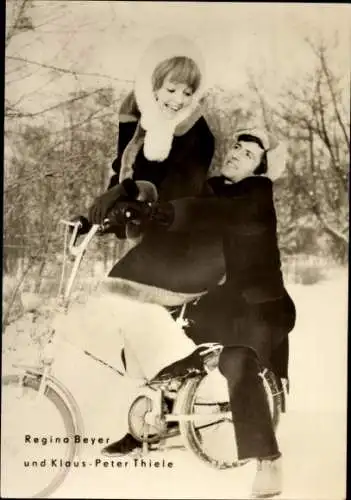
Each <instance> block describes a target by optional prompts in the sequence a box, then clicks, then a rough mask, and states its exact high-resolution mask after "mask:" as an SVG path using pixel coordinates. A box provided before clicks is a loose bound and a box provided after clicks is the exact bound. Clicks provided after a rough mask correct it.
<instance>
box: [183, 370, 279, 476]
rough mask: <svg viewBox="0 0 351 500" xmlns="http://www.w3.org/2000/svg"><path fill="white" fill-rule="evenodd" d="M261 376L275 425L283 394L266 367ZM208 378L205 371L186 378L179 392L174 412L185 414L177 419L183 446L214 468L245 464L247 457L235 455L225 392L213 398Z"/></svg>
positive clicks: (235, 448)
mask: <svg viewBox="0 0 351 500" xmlns="http://www.w3.org/2000/svg"><path fill="white" fill-rule="evenodd" d="M262 379H263V385H264V388H265V391H266V395H267V399H268V403H269V407H270V411H271V415H272V420H273V425H274V427H275V428H276V427H277V425H278V422H279V417H280V414H281V409H282V394H281V392H280V391H279V389H278V385H277V383H276V379H275V376H274V375H273V374H272V373H271V372H269V371H268V370H266V371H265V372H264V374H263V376H262ZM208 382H209V376H207V375H202V376H201V375H200V376H197V377H193V378H191V379H188V380H187V381H186V382H185V384H184V385H183V387H182V389H181V393H180V394H179V403H178V408H177V413H179V414H182V415H186V416H187V418H185V419H184V420H182V419H180V422H179V427H180V432H181V434H182V436H183V438H184V441H185V443H186V446H187V447H188V448H189V449H190V450H191V451H192V452H194V453H195V455H196V456H198V457H199V458H200V459H201V460H202V461H204V462H205V463H207V464H209V465H211V466H212V467H215V468H217V469H228V468H232V467H238V466H241V465H244V464H245V463H247V460H239V459H238V453H237V446H236V439H235V432H234V426H233V422H232V416H231V410H230V403H229V397H228V393H227V394H226V397H225V398H222V399H218V398H217V399H216V394H215V393H214V392H213V391H212V389H211V387H209V384H208ZM221 392H222V394H223V391H221ZM189 416H190V418H189Z"/></svg>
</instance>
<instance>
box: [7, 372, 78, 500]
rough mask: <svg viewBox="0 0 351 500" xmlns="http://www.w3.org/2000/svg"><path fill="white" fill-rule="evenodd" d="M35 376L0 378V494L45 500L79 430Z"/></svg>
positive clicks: (67, 464) (50, 387) (63, 472)
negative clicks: (0, 390)
mask: <svg viewBox="0 0 351 500" xmlns="http://www.w3.org/2000/svg"><path fill="white" fill-rule="evenodd" d="M40 381H41V375H40V374H27V373H25V374H23V375H22V374H21V375H5V376H4V377H3V378H2V432H1V434H2V436H1V437H2V439H1V457H2V460H1V483H2V486H1V495H2V496H3V497H13V498H14V497H18V498H20V497H22V498H23V497H24V498H45V497H47V496H49V495H51V494H52V493H53V492H54V491H55V490H56V489H57V488H58V487H59V486H60V485H61V484H62V482H63V481H64V479H65V478H66V476H67V474H68V472H69V471H70V468H71V467H72V466H73V459H74V457H75V455H76V452H77V449H78V445H77V444H76V443H75V439H74V436H75V435H76V434H80V432H81V429H80V428H79V424H78V421H77V418H75V415H74V411H72V410H71V408H70V407H69V404H67V402H66V401H65V399H64V398H63V397H62V395H61V394H60V393H59V390H58V389H57V388H55V387H54V384H52V383H51V381H50V379H48V380H47V381H46V385H45V388H44V391H43V394H40V393H39V392H38V391H39V388H40Z"/></svg>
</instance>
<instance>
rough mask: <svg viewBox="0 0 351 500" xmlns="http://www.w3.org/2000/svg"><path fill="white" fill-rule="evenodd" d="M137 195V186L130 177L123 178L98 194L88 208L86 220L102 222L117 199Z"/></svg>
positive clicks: (131, 198)
mask: <svg viewBox="0 0 351 500" xmlns="http://www.w3.org/2000/svg"><path fill="white" fill-rule="evenodd" d="M138 195H139V188H138V186H137V184H136V183H135V181H133V180H132V179H125V180H124V181H123V182H122V183H121V184H118V185H117V186H114V187H112V188H111V189H109V190H108V191H106V193H104V194H102V195H101V196H98V197H97V198H96V199H95V201H94V203H93V204H92V206H91V207H90V208H89V212H88V220H89V222H90V223H91V224H102V223H103V221H104V219H105V218H106V216H107V213H108V212H110V210H111V209H112V208H113V206H114V205H115V203H116V202H117V200H135V199H136V198H137V197H138Z"/></svg>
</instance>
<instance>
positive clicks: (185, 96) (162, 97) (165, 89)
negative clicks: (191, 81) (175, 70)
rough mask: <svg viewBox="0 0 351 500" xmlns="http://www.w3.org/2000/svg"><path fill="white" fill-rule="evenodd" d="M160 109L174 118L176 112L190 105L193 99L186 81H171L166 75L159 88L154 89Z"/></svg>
mask: <svg viewBox="0 0 351 500" xmlns="http://www.w3.org/2000/svg"><path fill="white" fill-rule="evenodd" d="M155 96H156V98H157V102H158V105H159V106H160V109H161V110H162V111H163V112H164V114H165V115H166V116H167V117H168V118H174V117H175V116H176V114H177V113H178V112H179V111H181V110H183V109H185V108H187V107H188V106H190V104H191V102H192V100H193V91H192V89H191V88H190V87H189V86H188V85H187V84H186V83H175V82H172V80H171V78H170V75H168V76H166V78H165V79H164V81H163V85H162V87H161V88H159V89H158V90H156V92H155Z"/></svg>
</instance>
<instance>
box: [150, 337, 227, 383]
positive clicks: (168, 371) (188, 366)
mask: <svg viewBox="0 0 351 500" xmlns="http://www.w3.org/2000/svg"><path fill="white" fill-rule="evenodd" d="M221 350H222V346H221V345H220V344H215V343H207V344H201V345H199V346H198V347H197V348H196V349H195V351H193V352H192V353H191V354H189V356H186V357H185V358H182V359H179V360H177V361H175V362H174V363H172V364H170V365H168V366H166V367H165V368H163V369H162V370H161V371H160V372H159V373H158V374H157V375H156V376H155V377H154V378H153V379H152V380H151V383H152V382H162V381H165V380H170V379H174V378H187V377H191V376H196V375H201V374H206V373H208V372H209V371H210V370H213V369H214V368H216V366H217V365H218V358H219V354H220V351H221Z"/></svg>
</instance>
